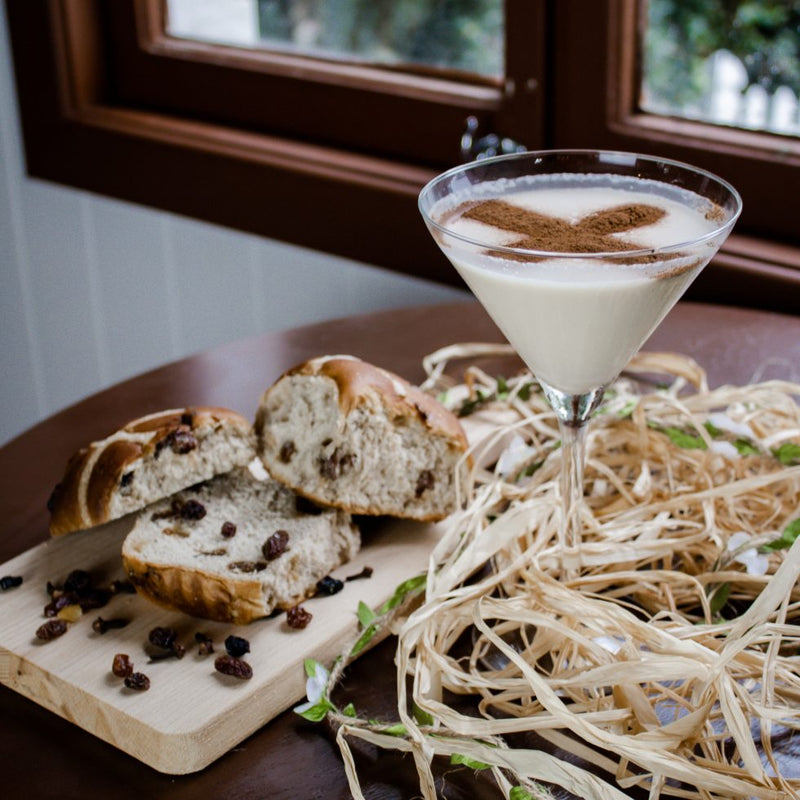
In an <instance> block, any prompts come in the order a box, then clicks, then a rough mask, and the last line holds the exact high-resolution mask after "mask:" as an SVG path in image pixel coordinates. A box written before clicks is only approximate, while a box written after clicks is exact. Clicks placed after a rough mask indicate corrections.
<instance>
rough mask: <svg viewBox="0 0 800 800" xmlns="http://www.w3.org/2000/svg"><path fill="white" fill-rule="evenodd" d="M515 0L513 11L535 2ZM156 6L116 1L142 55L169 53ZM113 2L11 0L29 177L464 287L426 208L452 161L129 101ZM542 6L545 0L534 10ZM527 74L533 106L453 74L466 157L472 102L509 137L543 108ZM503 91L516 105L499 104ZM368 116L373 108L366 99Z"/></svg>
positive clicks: (400, 89) (456, 133)
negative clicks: (120, 82)
mask: <svg viewBox="0 0 800 800" xmlns="http://www.w3.org/2000/svg"><path fill="white" fill-rule="evenodd" d="M507 2H508V4H509V7H510V8H511V13H512V17H513V16H519V14H520V11H521V10H524V4H525V3H526V2H528V0H507ZM158 3H159V0H155V2H154V0H114V7H115V9H117V10H119V9H122V11H123V12H125V13H128V14H130V15H133V16H134V17H136V18H137V19H138V21H139V27H138V31H137V35H138V37H139V43H138V47H139V50H140V52H139V56H141V57H142V58H155V59H158V58H162V57H163V53H162V52H161V51H160V48H162V44H163V43H162V42H161V41H160V40H159V37H158V36H154V33H153V28H152V24H150V25H148V24H146V21H147V20H148V12H151V16H150V17H149V19H150V20H152V11H153V9H154V8H157V6H158ZM109 5H110V4H108V3H106V2H105V1H104V0H49V1H48V2H47V3H43V2H35V3H31V2H29V0H7V2H6V8H7V14H8V21H9V31H10V34H11V40H12V49H13V56H14V63H15V70H16V78H17V87H18V99H19V107H20V115H21V119H22V126H23V139H24V144H25V153H26V163H27V169H28V173H29V174H30V175H32V176H34V177H39V178H44V179H47V180H51V181H56V182H59V183H63V184H66V185H69V186H74V187H78V188H82V189H87V190H89V191H93V192H97V193H100V194H104V195H109V196H112V197H116V198H120V199H123V200H128V201H131V202H134V203H141V204H144V205H148V206H151V207H155V208H159V209H162V210H166V211H171V212H175V213H178V214H183V215H187V216H191V217H195V218H198V219H202V220H206V221H209V222H213V223H216V224H219V225H223V226H226V227H230V228H234V229H238V230H243V231H247V232H250V233H255V234H259V235H263V236H267V237H270V238H275V239H279V240H283V241H286V242H289V243H295V244H299V245H302V246H305V247H309V248H313V249H318V250H322V251H325V252H330V253H334V254H337V255H341V256H345V257H349V258H353V259H356V260H359V261H363V262H366V263H370V264H374V265H376V266H381V267H385V268H388V269H392V270H395V271H398V272H401V273H405V274H410V275H414V276H417V277H423V278H427V279H431V280H435V281H438V282H441V283H448V284H451V285H459V280H458V278H457V277H456V276H454V275H453V270H452V269H451V268H450V267H449V266H448V265H447V264H446V263H445V262H444V261H443V259H442V257H441V253H440V252H439V251H438V248H437V247H436V246H435V244H434V243H433V242H432V240H431V238H430V236H429V235H428V233H427V231H426V230H425V227H424V225H423V224H422V222H421V219H420V217H419V212H418V211H417V208H416V197H417V195H418V193H419V190H420V188H421V187H422V186H423V185H424V184H425V183H426V182H427V181H428V180H429V179H430V178H432V177H434V175H435V174H436V173H437V172H439V171H440V170H441V168H442V167H443V166H447V165H449V162H448V164H436V163H434V165H431V164H430V163H426V162H428V161H430V159H425V158H422V159H417V160H410V159H408V158H399V157H394V158H393V157H391V156H388V155H383V154H378V155H370V154H364V153H360V152H358V151H353V150H347V149H344V148H342V147H334V146H331V145H330V144H328V143H325V142H322V143H319V142H313V141H303V140H301V139H296V138H290V137H288V136H281V135H276V134H273V133H270V132H259V131H256V130H251V129H248V128H246V127H240V126H235V125H230V124H227V125H226V124H224V122H219V121H216V120H204V119H196V118H193V117H191V116H188V115H185V116H181V115H178V114H175V113H170V112H167V111H164V110H158V109H155V110H154V109H150V108H142V107H141V106H140V105H138V104H135V103H126V102H125V101H124V100H121V99H120V98H119V97H118V96H117V93H116V87H115V85H114V75H115V72H114V67H115V65H114V63H113V59H114V44H115V42H114V40H113V38H111V37H112V35H113V30H112V28H113V24H112V23H113V19H109V17H108V15H107V12H108V9H109ZM540 8H541V6H540V5H539V0H536V9H537V14H538V13H539V9H540ZM528 16H530V13H528ZM128 44H129V42H128ZM207 50H208V51H209V52H210V51H216V52H217V53H218V52H219V51H220V48H213V47H210V46H209V47H208V48H207ZM528 50H529V51H530V48H528ZM171 56H172V57H173V58H174V57H175V54H174V52H173V53H171ZM215 57H216V56H215ZM528 63H533V64H534V65H535V67H536V68H540V66H541V64H542V63H543V61H542V57H541V53H538V52H536V53H530V54H528V55H523V57H522V58H521V59H520V58H519V57H517V59H516V61H515V67H516V68H520V66H525V67H527V64H528ZM354 73H357V74H358V77H359V80H363V79H365V76H366V77H368V78H369V79H371V80H373V81H374V80H375V79H376V71H374V70H367V69H366V68H359V69H355V70H354ZM230 77H231V76H230V74H229V75H228V78H229V79H230ZM415 82H416V84H417V87H418V88H417V93H418V95H420V96H421V97H419V98H418V100H419V102H421V103H423V104H430V102H431V99H430V98H431V96H436V95H439V100H440V101H441V100H442V99H443V97H442V92H443V85H444V83H447V82H442V81H441V80H438V79H430V78H425V77H424V76H420V77H419V78H417V79H416V80H415ZM526 82H529V83H530V84H531V86H532V90H531V91H530V92H528V94H532V95H534V96H533V101H532V102H527V103H524V104H523V103H520V102H519V101H518V100H517V99H516V98H515V97H513V96H512V95H511V94H510V93H509V92H508V87H506V86H503V87H502V88H495V89H494V90H493V92H494V93H493V95H491V96H490V94H489V93H487V89H486V87H481V88H480V90H477V91H476V89H475V87H474V86H471V85H469V84H464V83H463V81H461V82H457V81H451V82H449V83H448V85H447V89H448V92H447V95H448V98H447V99H448V102H449V103H450V105H449V107H448V108H447V109H446V113H447V114H448V115H449V119H450V126H451V132H452V134H453V135H452V139H453V142H452V148H453V155H452V156H451V157H450V158H452V159H453V160H457V155H456V154H457V152H458V145H459V140H460V135H461V133H462V132H463V125H464V123H465V121H466V115H464V119H463V120H462V119H461V116H462V111H465V110H467V109H469V110H471V109H473V108H474V106H473V102H474V101H475V100H476V97H478V99H480V97H483V100H484V105H485V108H484V111H487V110H492V109H494V110H495V111H497V112H498V114H499V117H498V119H499V120H500V123H501V124H506V123H508V124H509V125H510V126H511V127H510V128H509V130H510V133H509V135H514V133H515V129H514V127H513V125H512V119H513V115H514V113H515V112H516V113H518V116H519V117H520V118H522V119H524V120H529V119H530V118H531V117H534V118H535V117H536V116H537V114H538V113H539V111H538V109H539V108H540V107H541V105H542V101H541V100H540V99H539V98H538V97H537V93H539V91H540V89H539V87H540V86H541V85H543V80H542V79H541V75H539V74H537V75H535V76H532V77H531V80H530V81H526ZM384 83H385V84H387V87H385V88H387V91H386V92H385V93H387V94H394V95H395V96H396V97H401V98H402V97H404V96H405V95H407V94H408V91H407V87H405V86H402V85H401V84H399V83H398V82H397V80H396V76H392V77H390V78H389V79H388V80H386V81H384ZM392 87H393V90H391V89H392ZM423 89H424V91H423ZM390 90H391V91H390ZM223 91H224V88H223ZM422 95H424V96H422ZM506 96H508V97H509V98H510V102H508V103H505V107H504V108H501V106H503V104H502V103H501V101H502V99H503V98H504V97H506ZM445 105H446V104H445ZM454 107H455V108H456V109H457V110H458V112H457V113H458V117H457V118H456V117H455V116H454V112H453V111H452V109H453V108H454ZM362 113H365V114H369V113H371V109H370V106H369V104H368V103H367V104H365V106H364V110H363V112H362ZM478 113H479V115H480V113H481V111H480V109H478ZM482 123H483V128H484V129H486V128H487V126H489V125H492V124H493V123H494V118H493V117H491V116H488V115H484V116H483V117H482ZM535 124H536V123H535V122H534V125H535ZM540 145H541V142H538V141H534V142H533V143H532V146H540ZM433 160H434V162H435V158H434V159H433ZM276 197H277V198H280V199H279V201H278V202H276ZM321 221H322V222H321Z"/></svg>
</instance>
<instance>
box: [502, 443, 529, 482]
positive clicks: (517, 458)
mask: <svg viewBox="0 0 800 800" xmlns="http://www.w3.org/2000/svg"><path fill="white" fill-rule="evenodd" d="M535 452H536V450H535V449H534V448H533V447H531V446H530V445H528V444H526V443H525V440H524V439H523V438H522V437H521V436H519V435H515V436H514V438H513V439H512V440H511V441H510V442H509V443H508V446H507V447H506V449H505V450H503V452H502V453H501V454H500V458H498V459H497V472H498V473H499V474H500V475H501V476H502V477H503V478H505V477H506V475H509V474H511V473H512V472H516V471H517V470H518V469H519V468H520V467H521V466H522V464H523V463H524V462H525V460H526V459H528V458H530V456H532V455H533V454H534V453H535Z"/></svg>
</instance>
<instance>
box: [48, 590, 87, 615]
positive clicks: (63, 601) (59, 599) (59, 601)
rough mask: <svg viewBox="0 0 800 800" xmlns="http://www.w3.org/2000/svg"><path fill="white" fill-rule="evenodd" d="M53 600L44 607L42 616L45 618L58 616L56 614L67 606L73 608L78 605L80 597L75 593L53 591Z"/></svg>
mask: <svg viewBox="0 0 800 800" xmlns="http://www.w3.org/2000/svg"><path fill="white" fill-rule="evenodd" d="M52 597H53V599H52V600H51V601H50V602H49V603H48V604H47V605H46V606H45V607H44V615H45V616H46V617H55V616H58V612H59V611H61V609H62V608H66V607H67V606H74V605H78V603H80V597H79V596H78V594H77V593H76V592H60V591H58V590H54V591H53V594H52Z"/></svg>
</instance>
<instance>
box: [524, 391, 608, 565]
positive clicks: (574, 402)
mask: <svg viewBox="0 0 800 800" xmlns="http://www.w3.org/2000/svg"><path fill="white" fill-rule="evenodd" d="M540 383H541V385H542V389H543V390H544V394H545V397H547V401H548V402H549V403H550V406H551V408H552V409H553V411H555V413H556V417H557V418H558V427H559V432H560V434H561V520H560V524H559V531H558V546H559V549H560V550H561V553H562V556H563V572H564V575H565V577H566V578H567V579H570V578H572V577H574V576H575V575H576V573H577V569H576V567H574V566H573V564H575V565H576V564H577V563H578V562H577V561H576V560H575V559H576V558H577V555H576V553H575V550H576V549H578V548H579V546H580V543H581V538H582V536H581V534H582V530H581V504H582V503H583V468H584V464H585V461H586V428H587V425H588V422H589V418H590V417H591V415H592V412H593V411H594V410H595V409H596V408H597V406H599V405H600V401H601V400H602V399H603V392H604V390H605V386H600V387H598V388H597V389H594V390H592V391H590V392H585V393H582V394H568V393H566V392H562V391H559V390H558V389H555V388H553V387H552V386H548V385H547V384H546V383H545V382H544V381H540ZM569 551H572V552H569Z"/></svg>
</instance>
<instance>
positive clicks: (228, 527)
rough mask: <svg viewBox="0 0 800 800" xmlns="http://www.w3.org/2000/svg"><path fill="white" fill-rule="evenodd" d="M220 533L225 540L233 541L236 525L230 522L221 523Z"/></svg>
mask: <svg viewBox="0 0 800 800" xmlns="http://www.w3.org/2000/svg"><path fill="white" fill-rule="evenodd" d="M220 533H221V534H222V536H223V537H224V538H225V539H233V537H234V536H236V525H234V524H233V523H232V522H223V523H222V529H221V530H220Z"/></svg>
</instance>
